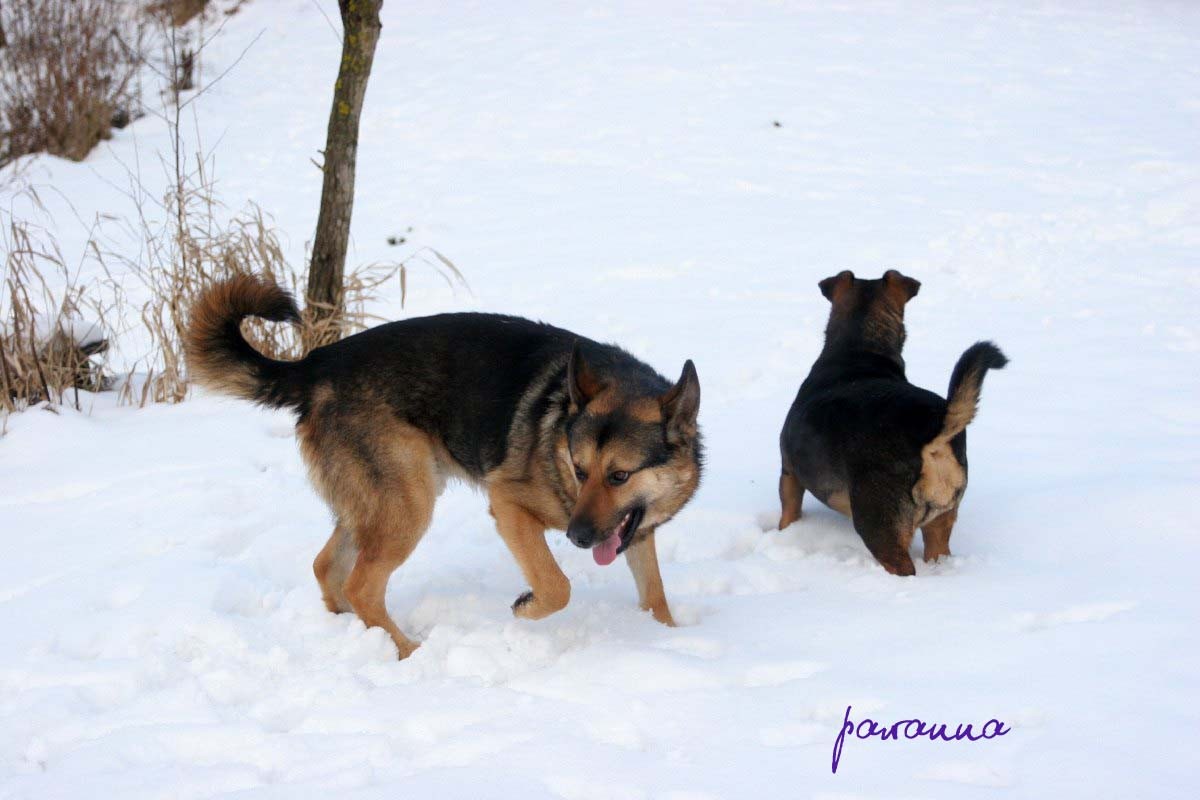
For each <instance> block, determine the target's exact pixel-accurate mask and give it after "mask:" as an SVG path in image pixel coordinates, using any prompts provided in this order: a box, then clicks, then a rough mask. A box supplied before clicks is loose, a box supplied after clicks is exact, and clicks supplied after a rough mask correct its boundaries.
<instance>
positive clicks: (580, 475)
mask: <svg viewBox="0 0 1200 800" xmlns="http://www.w3.org/2000/svg"><path fill="white" fill-rule="evenodd" d="M575 480H577V481H579V482H580V483H583V482H584V481H586V480H587V473H586V472H584V471H583V469H582V468H581V467H580V466H579V465H578V464H576V465H575Z"/></svg>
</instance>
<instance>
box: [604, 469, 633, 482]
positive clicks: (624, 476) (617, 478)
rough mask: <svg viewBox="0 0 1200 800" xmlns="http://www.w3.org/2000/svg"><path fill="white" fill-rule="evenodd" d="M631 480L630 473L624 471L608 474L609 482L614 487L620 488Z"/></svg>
mask: <svg viewBox="0 0 1200 800" xmlns="http://www.w3.org/2000/svg"><path fill="white" fill-rule="evenodd" d="M627 480H629V473H628V472H625V471H624V470H620V469H619V470H617V471H616V472H610V473H608V482H609V483H611V484H612V485H613V486H620V485H621V484H622V483H624V482H625V481H627Z"/></svg>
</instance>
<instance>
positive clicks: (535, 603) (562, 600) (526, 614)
mask: <svg viewBox="0 0 1200 800" xmlns="http://www.w3.org/2000/svg"><path fill="white" fill-rule="evenodd" d="M570 596H571V594H570V588H568V589H567V590H566V591H565V592H559V593H547V596H543V595H541V594H534V593H533V591H532V590H530V591H528V592H525V593H524V594H522V595H521V596H520V597H518V598H517V599H516V600H514V601H513V604H512V612H513V616H514V617H521V618H522V619H541V618H542V617H548V616H550V615H551V614H553V613H554V612H555V611H561V610H562V609H564V608H566V606H567V601H568V599H569V598H570Z"/></svg>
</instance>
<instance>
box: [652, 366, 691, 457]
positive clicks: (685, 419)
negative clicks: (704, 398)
mask: <svg viewBox="0 0 1200 800" xmlns="http://www.w3.org/2000/svg"><path fill="white" fill-rule="evenodd" d="M658 402H659V403H660V404H661V405H662V410H663V418H664V419H665V420H666V423H667V441H670V442H676V441H679V440H680V439H685V438H688V437H690V436H695V435H696V416H697V415H698V414H699V413H700V377H699V376H698V375H697V374H696V365H695V364H693V363H692V360H691V359H690V358H689V359H688V360H687V361H685V362H684V364H683V374H682V375H680V376H679V382H678V383H676V384H675V385H674V386H672V387H671V388H670V389H668V390H667V393H666V394H664V395H663V396H662V397H660V398H659V399H658Z"/></svg>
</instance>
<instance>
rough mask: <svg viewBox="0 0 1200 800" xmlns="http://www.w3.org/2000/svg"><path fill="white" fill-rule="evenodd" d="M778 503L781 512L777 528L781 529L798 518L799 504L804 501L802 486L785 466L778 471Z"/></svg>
mask: <svg viewBox="0 0 1200 800" xmlns="http://www.w3.org/2000/svg"><path fill="white" fill-rule="evenodd" d="M779 503H780V505H781V506H783V513H782V514H781V515H780V517H779V530H783V529H784V528H786V527H787V526H788V525H791V524H792V523H793V522H795V521H796V520H798V519H800V506H801V505H803V503H804V487H803V486H801V485H800V481H799V479H797V478H796V476H795V475H793V474H792V473H790V472H788V471H787V468H786V467H785V468H784V469H783V471H782V472H780V473H779Z"/></svg>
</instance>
